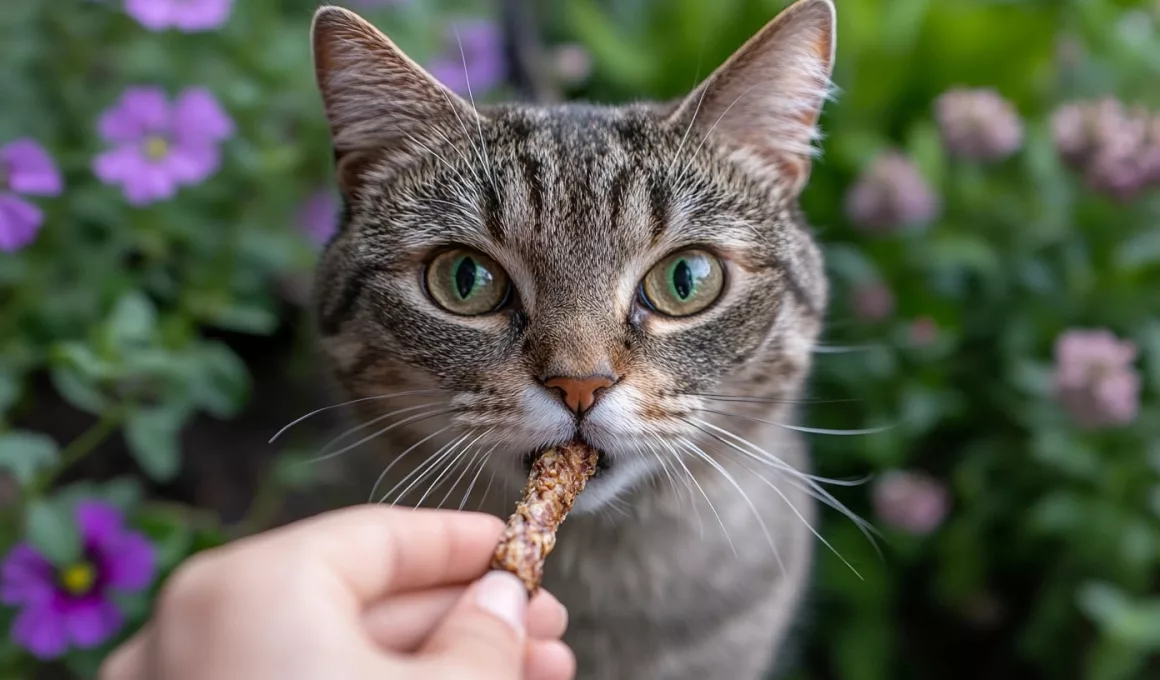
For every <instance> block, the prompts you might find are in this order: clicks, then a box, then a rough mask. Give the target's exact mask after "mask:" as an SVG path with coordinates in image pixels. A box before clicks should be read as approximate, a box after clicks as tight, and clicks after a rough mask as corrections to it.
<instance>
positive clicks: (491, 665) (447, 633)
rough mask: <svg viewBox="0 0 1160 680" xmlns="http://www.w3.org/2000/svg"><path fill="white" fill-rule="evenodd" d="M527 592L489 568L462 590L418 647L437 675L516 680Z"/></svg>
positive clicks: (520, 670) (520, 663) (515, 580)
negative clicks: (446, 612) (446, 613)
mask: <svg viewBox="0 0 1160 680" xmlns="http://www.w3.org/2000/svg"><path fill="white" fill-rule="evenodd" d="M527 610H528V594H527V591H526V590H525V589H524V585H523V583H522V582H520V580H519V579H518V578H516V577H515V576H513V575H512V574H509V573H507V572H506V571H492V572H488V573H487V574H486V575H485V576H484V577H483V578H481V579H480V580H479V581H477V582H476V583H475V584H474V585H473V586H472V587H471V588H468V590H467V592H466V593H464V595H463V598H462V599H461V600H460V601H459V603H458V604H457V605H456V606H455V608H454V609H453V610H451V613H450V614H448V615H447V618H446V619H444V620H443V623H441V624H440V625H439V627H438V628H437V629H436V630H435V632H434V633H432V634H431V637H430V638H428V640H427V643H426V644H425V645H424V646H423V649H422V650H420V652H419V654H420V656H424V657H427V658H428V659H430V660H431V661H432V662H433V663H434V665H435V667H436V669H437V672H436V673H435V674H434V675H435V676H436V677H454V678H464V677H471V678H479V680H485V679H486V680H516V679H518V678H520V677H521V675H522V673H523V667H524V654H525V650H524V641H525V639H526V637H527V635H526V630H525V622H526V620H527Z"/></svg>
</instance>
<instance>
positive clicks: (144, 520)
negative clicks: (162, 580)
mask: <svg viewBox="0 0 1160 680" xmlns="http://www.w3.org/2000/svg"><path fill="white" fill-rule="evenodd" d="M189 519H190V518H189V517H188V516H187V514H186V513H183V512H180V511H179V510H175V509H173V508H169V507H157V508H150V509H148V510H147V511H146V512H144V513H142V515H141V517H140V520H139V522H138V526H139V527H140V528H141V530H142V531H144V532H145V535H147V536H148V537H149V540H150V542H151V543H153V546H154V548H156V550H157V563H158V565H159V569H160V570H161V571H162V572H164V571H168V570H169V569H172V568H173V567H175V566H177V564H178V563H180V562H181V561H182V560H183V559H185V557H186V556H187V555H189V552H190V550H191V549H192V548H193V526H192V524H191V522H190V521H189Z"/></svg>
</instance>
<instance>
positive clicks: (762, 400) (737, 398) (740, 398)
mask: <svg viewBox="0 0 1160 680" xmlns="http://www.w3.org/2000/svg"><path fill="white" fill-rule="evenodd" d="M681 394H682V395H683V396H689V397H701V398H702V399H710V400H712V401H726V402H742V403H747V404H843V403H848V402H857V401H861V400H860V399H779V398H777V397H747V396H745V395H740V394H709V393H704V392H682V393H681Z"/></svg>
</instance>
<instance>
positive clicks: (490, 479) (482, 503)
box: [478, 468, 495, 510]
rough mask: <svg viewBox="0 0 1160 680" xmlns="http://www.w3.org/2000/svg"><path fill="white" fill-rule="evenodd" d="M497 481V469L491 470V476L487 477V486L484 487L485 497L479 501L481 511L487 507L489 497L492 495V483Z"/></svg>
mask: <svg viewBox="0 0 1160 680" xmlns="http://www.w3.org/2000/svg"><path fill="white" fill-rule="evenodd" d="M494 481H495V468H492V469H491V474H490V475H488V476H487V486H485V487H483V496H482V497H481V498H480V499H479V507H478V509H479V510H483V508H484V507H485V506H486V505H487V496H488V494H490V493H491V485H492V482H494Z"/></svg>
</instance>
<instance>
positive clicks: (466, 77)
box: [455, 29, 496, 189]
mask: <svg viewBox="0 0 1160 680" xmlns="http://www.w3.org/2000/svg"><path fill="white" fill-rule="evenodd" d="M455 40H456V41H457V42H458V43H459V56H460V58H461V59H462V60H463V81H464V83H466V85H467V98H468V100H469V101H471V109H472V110H473V111H474V112H475V127H476V130H477V131H478V132H479V148H480V150H481V152H482V153H483V167H484V171H485V172H486V173H487V178H488V180H489V181H490V182H491V186H492V188H493V189H495V188H496V184H495V169H494V168H493V167H492V166H491V158H490V157H489V156H488V153H487V142H486V141H484V139H483V123H482V121H481V120H480V117H479V109H478V108H476V106H475V95H473V94H472V93H471V74H470V73H468V70H467V54H466V53H464V51H463V40H462V39H460V37H459V29H456V30H455Z"/></svg>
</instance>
